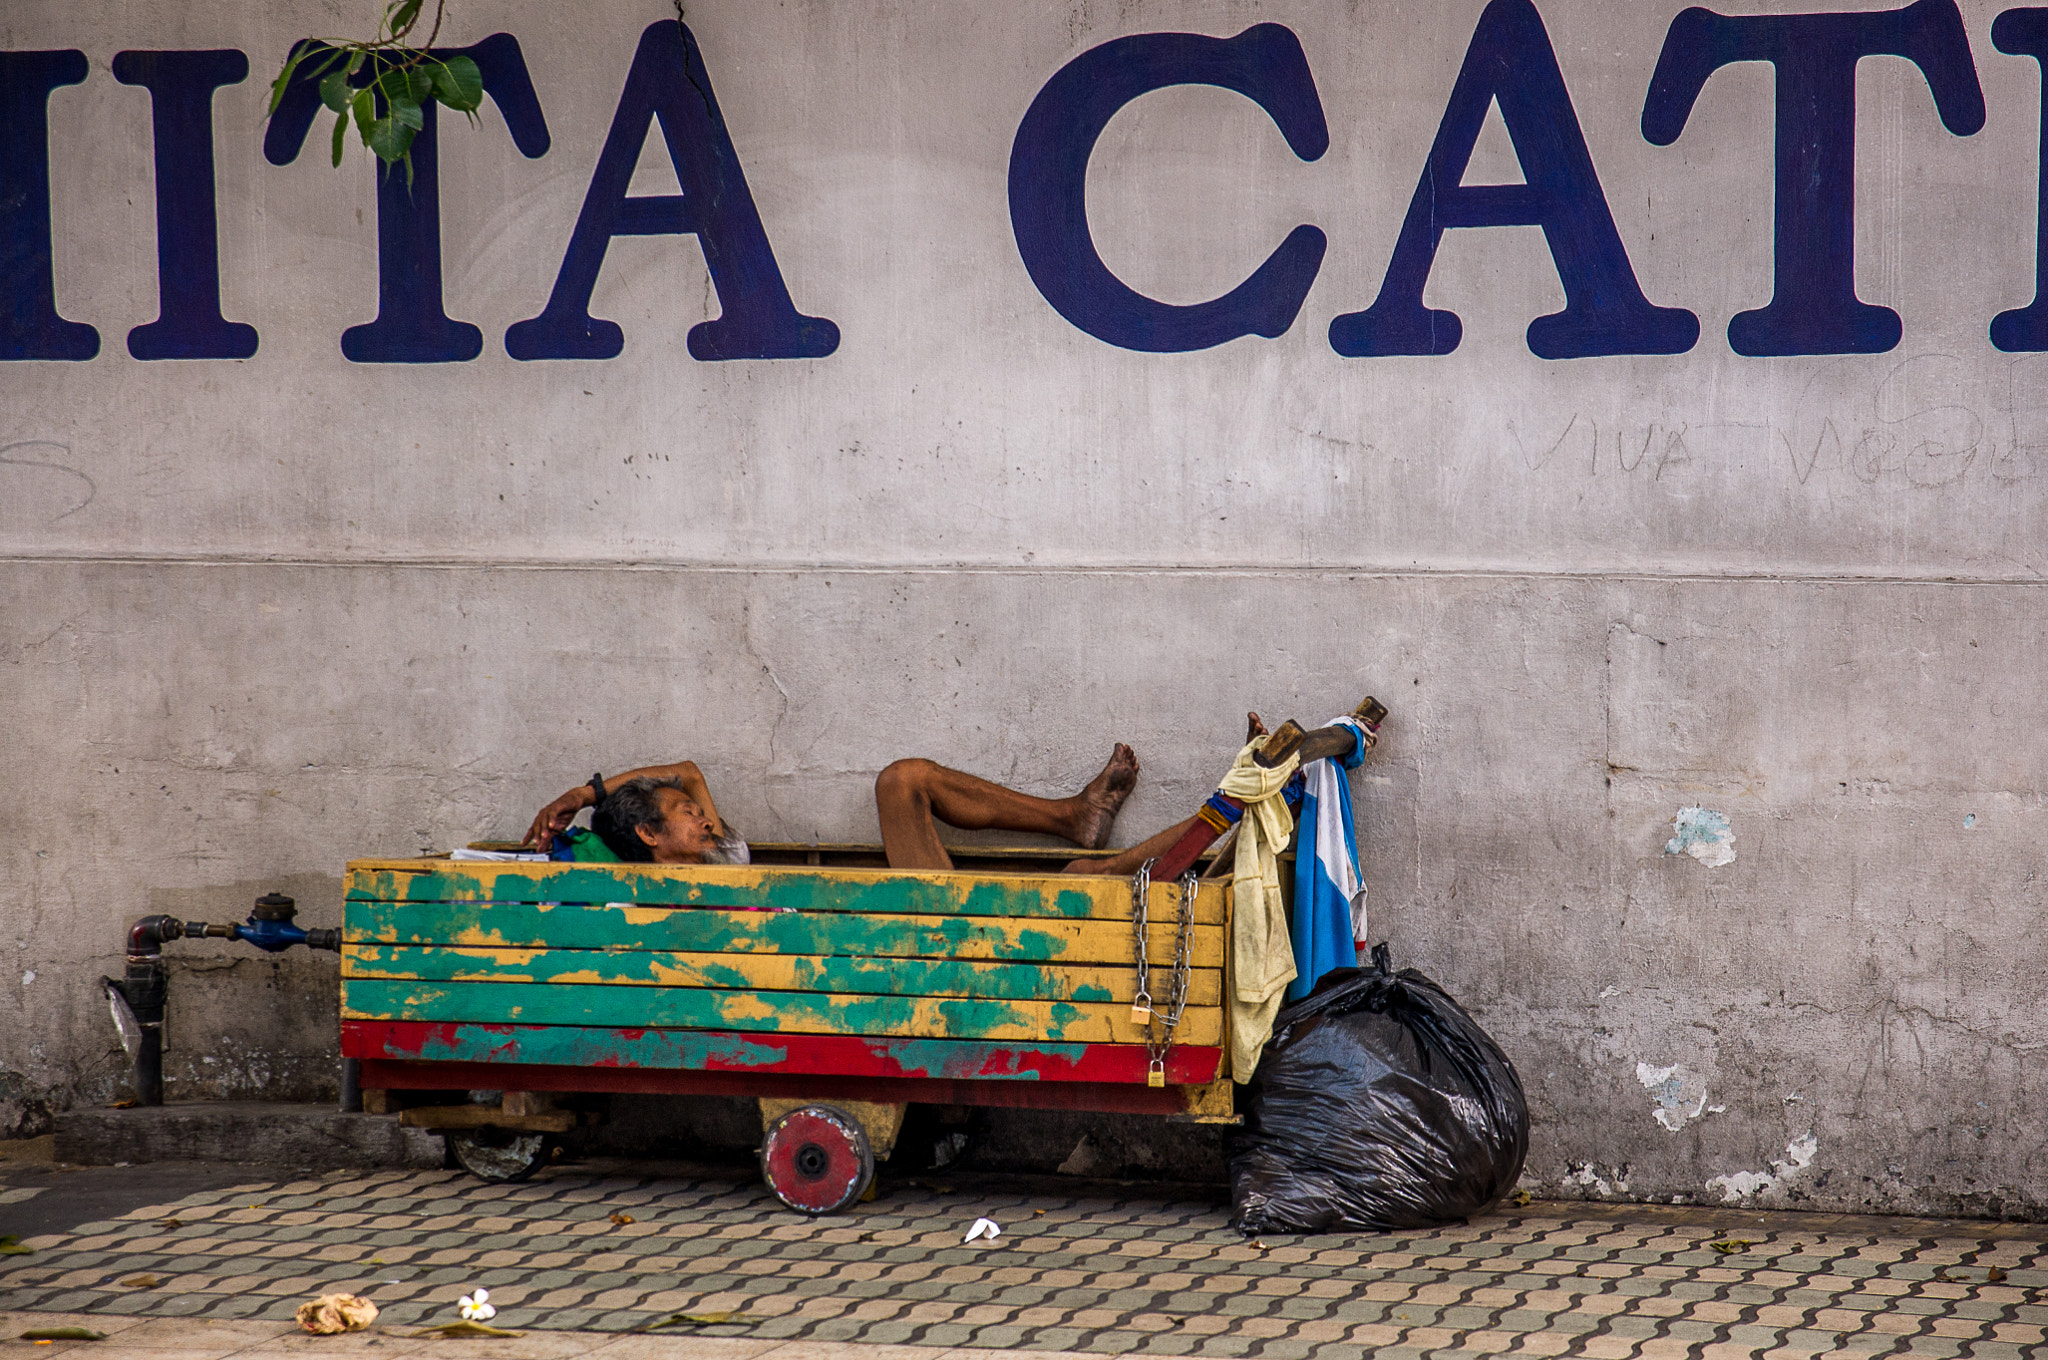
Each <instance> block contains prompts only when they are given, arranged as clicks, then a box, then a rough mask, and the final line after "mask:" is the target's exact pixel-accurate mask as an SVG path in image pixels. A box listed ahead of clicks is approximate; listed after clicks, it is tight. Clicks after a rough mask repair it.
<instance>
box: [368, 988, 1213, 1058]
mask: <svg viewBox="0 0 2048 1360" xmlns="http://www.w3.org/2000/svg"><path fill="white" fill-rule="evenodd" d="M341 1014H342V1018H344V1019H348V1020H426V1021H434V1022H442V1023H450V1022H453V1023H464V1022H466V1023H471V1024H499V1025H503V1024H526V1025H609V1026H618V1027H621V1028H632V1029H711V1030H742V1031H750V1032H768V1033H788V1034H857V1035H872V1036H877V1037H891V1038H911V1039H996V1040H1027V1041H1034V1042H1055V1043H1058V1042H1064V1043H1112V1044H1136V1043H1144V1042H1145V1040H1146V1031H1145V1030H1143V1029H1142V1028H1140V1027H1139V1026H1137V1025H1134V1024H1132V1023H1131V1008H1130V1004H1129V1003H1128V1002H1125V1003H1122V1004H1118V1003H1115V1002H1069V1001H1001V1000H987V999H983V998H979V997H974V998H958V999H951V998H945V997H928V996H856V995H843V994H830V995H828V994H824V993H816V992H741V991H719V990H714V989H712V988H707V987H592V986H583V985H576V984H570V985H560V986H557V985H549V984H536V983H513V982H405V981H384V980H379V979H372V978H351V979H346V980H344V981H343V983H342V993H341ZM1222 1036H1223V1012H1222V1010H1221V1008H1219V1007H1212V1006H1202V1007H1195V1006H1190V1007H1188V1010H1187V1013H1186V1014H1185V1015H1184V1016H1183V1017H1182V1018H1181V1025H1180V1028H1179V1030H1178V1031H1177V1033H1176V1036H1175V1037H1176V1041H1177V1042H1179V1043H1183V1044H1198V1045H1209V1044H1218V1043H1221V1042H1222Z"/></svg>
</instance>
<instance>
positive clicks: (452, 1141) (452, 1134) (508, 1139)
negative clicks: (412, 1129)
mask: <svg viewBox="0 0 2048 1360" xmlns="http://www.w3.org/2000/svg"><path fill="white" fill-rule="evenodd" d="M447 1138H448V1155H449V1156H450V1157H452V1158H453V1159H454V1161H455V1164H456V1165H457V1166H459V1167H461V1168H462V1169H463V1170H464V1171H467V1172H468V1173H469V1174H470V1175H472V1176H474V1177H476V1178H477V1179H478V1180H480V1181H488V1182H490V1183H491V1184H493V1185H505V1184H509V1183H511V1182H513V1181H523V1180H526V1179H528V1178H529V1177H531V1176H532V1175H533V1173H534V1172H536V1171H538V1170H540V1169H541V1168H542V1167H544V1166H546V1165H547V1164H548V1163H549V1162H550V1161H552V1160H554V1151H555V1138H554V1135H553V1134H548V1133H519V1132H517V1131H516V1130H513V1129H491V1128H483V1129H450V1130H449V1131H448V1134H447Z"/></svg>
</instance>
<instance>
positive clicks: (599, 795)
mask: <svg viewBox="0 0 2048 1360" xmlns="http://www.w3.org/2000/svg"><path fill="white" fill-rule="evenodd" d="M590 793H591V798H590V805H591V806H592V807H596V806H597V805H598V804H599V803H602V802H603V801H604V776H603V775H601V774H594V775H592V776H590Z"/></svg>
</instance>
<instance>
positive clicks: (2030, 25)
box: [1991, 9, 2048, 352]
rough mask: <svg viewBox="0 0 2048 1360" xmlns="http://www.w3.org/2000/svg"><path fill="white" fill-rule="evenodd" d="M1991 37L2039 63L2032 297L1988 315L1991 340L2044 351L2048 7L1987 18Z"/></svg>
mask: <svg viewBox="0 0 2048 1360" xmlns="http://www.w3.org/2000/svg"><path fill="white" fill-rule="evenodd" d="M1991 42H1992V45H1993V46H1995V47H1997V48H1998V50H1999V51H2001V52H2010V53H2012V54H2013V55H2014V56H2024V57H2032V58H2033V59H2034V62H2035V64H2036V65H2038V66H2040V67H2041V68H2042V79H2043V82H2044V86H2043V90H2042V100H2041V114H2040V118H2041V136H2040V139H2039V141H2038V142H2037V143H2036V146H2037V150H2036V153H2035V154H2036V156H2037V157H2038V160H2039V164H2038V165H2037V167H2036V169H2035V171H2034V176H2035V178H2034V300H2033V301H2032V302H2030V303H2028V304H2027V305H2026V306H2024V307H2016V308H2014V309H2013V310H2011V311H2009V312H2000V313H1999V314H1998V315H1997V316H1995V317H1993V318H1991V343H1992V344H1993V345H1994V346H1996V347H1997V348H1999V349H2002V350H2006V351H2007V352H2018V351H2029V352H2031V351H2038V350H2048V215H2044V214H2043V213H2042V211H2041V201H2042V197H2043V195H2044V194H2048V9H2009V10H2007V11H2006V12H2005V13H2003V14H2001V15H1999V16H1998V17H1997V18H1996V19H1994V20H1992V21H1991Z"/></svg>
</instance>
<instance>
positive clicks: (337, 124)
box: [334, 113, 348, 169]
mask: <svg viewBox="0 0 2048 1360" xmlns="http://www.w3.org/2000/svg"><path fill="white" fill-rule="evenodd" d="M347 136H348V114H346V113H337V114H335V115H334V165H335V168H336V169H340V168H341V144H342V140H343V139H344V138H346V137H347Z"/></svg>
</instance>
